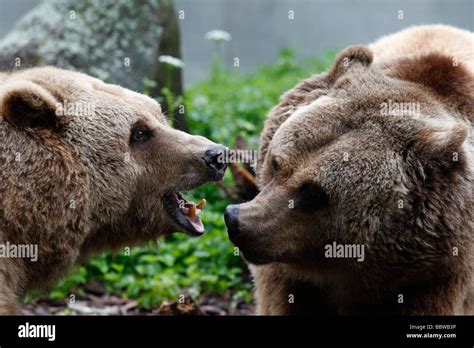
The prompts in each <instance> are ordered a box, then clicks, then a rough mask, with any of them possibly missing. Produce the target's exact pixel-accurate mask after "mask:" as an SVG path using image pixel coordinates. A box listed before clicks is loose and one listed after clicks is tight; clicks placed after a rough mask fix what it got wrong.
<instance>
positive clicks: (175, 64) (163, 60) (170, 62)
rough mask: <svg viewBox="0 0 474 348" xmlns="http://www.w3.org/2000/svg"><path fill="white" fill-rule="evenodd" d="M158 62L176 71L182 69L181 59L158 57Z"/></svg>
mask: <svg viewBox="0 0 474 348" xmlns="http://www.w3.org/2000/svg"><path fill="white" fill-rule="evenodd" d="M158 61H159V62H160V63H165V64H168V65H171V66H173V67H175V68H178V69H182V68H183V67H184V62H183V61H182V60H181V59H179V58H175V57H172V56H159V57H158Z"/></svg>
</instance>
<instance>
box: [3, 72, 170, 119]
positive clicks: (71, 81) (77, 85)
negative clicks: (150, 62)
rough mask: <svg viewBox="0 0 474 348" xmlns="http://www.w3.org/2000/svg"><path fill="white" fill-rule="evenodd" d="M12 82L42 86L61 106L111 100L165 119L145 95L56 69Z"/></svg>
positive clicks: (23, 75) (20, 74)
mask: <svg viewBox="0 0 474 348" xmlns="http://www.w3.org/2000/svg"><path fill="white" fill-rule="evenodd" d="M10 78H20V79H26V80H30V81H32V82H34V83H37V84H40V85H41V86H42V87H43V88H46V89H47V90H49V91H50V92H51V93H53V95H55V96H57V97H60V99H62V100H60V102H62V101H64V100H67V101H74V100H75V99H76V98H77V99H81V100H84V99H87V98H91V99H94V98H95V96H96V95H97V102H99V101H100V102H103V103H107V99H108V97H110V99H111V100H112V101H113V100H115V101H117V100H119V101H121V102H124V103H126V104H129V105H130V106H131V107H138V108H140V109H141V110H143V109H146V110H148V111H149V112H150V113H152V114H154V115H155V116H158V115H162V110H161V107H160V104H159V103H158V102H156V101H155V100H154V99H152V98H150V97H148V96H145V95H143V94H140V93H137V92H134V91H131V90H129V89H126V88H123V87H121V86H118V85H113V84H107V83H105V82H103V81H101V80H99V79H97V78H94V77H92V76H89V75H86V74H82V73H79V72H74V71H69V70H63V69H59V68H55V67H40V68H33V69H28V70H25V71H19V72H17V73H15V74H14V75H12V76H11V77H10Z"/></svg>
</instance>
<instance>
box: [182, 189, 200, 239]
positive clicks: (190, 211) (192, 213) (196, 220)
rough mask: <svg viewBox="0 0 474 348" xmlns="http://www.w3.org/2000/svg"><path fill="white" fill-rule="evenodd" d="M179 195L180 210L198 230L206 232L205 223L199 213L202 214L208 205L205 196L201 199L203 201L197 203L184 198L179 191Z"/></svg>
mask: <svg viewBox="0 0 474 348" xmlns="http://www.w3.org/2000/svg"><path fill="white" fill-rule="evenodd" d="M177 196H178V202H179V211H180V212H181V214H182V215H184V216H185V217H186V219H188V221H189V222H190V223H191V225H192V226H193V227H194V229H195V230H196V231H197V232H200V233H202V232H204V224H203V223H202V221H201V218H200V217H199V214H201V212H202V210H203V209H204V207H205V206H206V200H205V199H204V198H203V199H201V202H199V204H197V205H196V203H194V202H192V201H187V200H186V199H184V198H183V196H181V194H179V193H177Z"/></svg>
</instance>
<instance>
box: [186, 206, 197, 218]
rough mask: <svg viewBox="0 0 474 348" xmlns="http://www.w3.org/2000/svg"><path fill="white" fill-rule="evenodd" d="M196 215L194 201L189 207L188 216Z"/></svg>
mask: <svg viewBox="0 0 474 348" xmlns="http://www.w3.org/2000/svg"><path fill="white" fill-rule="evenodd" d="M194 215H196V205H194V203H193V204H192V205H191V206H190V207H189V211H188V216H189V217H193V216H194Z"/></svg>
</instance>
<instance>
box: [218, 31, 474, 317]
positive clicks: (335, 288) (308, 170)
mask: <svg viewBox="0 0 474 348" xmlns="http://www.w3.org/2000/svg"><path fill="white" fill-rule="evenodd" d="M473 47H474V35H473V34H472V33H469V32H466V31H463V30H459V29H456V28H452V27H447V26H440V25H436V26H421V27H414V28H409V29H407V30H405V31H402V32H400V33H397V34H394V35H392V36H388V37H385V38H382V39H381V40H379V41H377V42H375V43H373V44H371V45H369V46H368V47H367V46H363V45H358V46H352V47H349V48H347V49H345V50H343V51H342V52H341V53H340V55H339V57H338V58H337V60H336V62H335V64H334V66H333V67H332V68H331V69H330V70H329V71H328V72H326V73H323V74H320V75H316V76H313V77H311V78H309V79H306V80H304V81H302V82H300V83H298V84H297V85H296V86H295V87H294V88H293V89H292V90H290V91H288V92H287V93H285V94H284V95H283V96H282V97H281V99H280V102H279V104H278V105H277V106H275V107H274V108H273V109H272V110H271V111H270V113H269V115H268V118H267V121H266V123H265V127H264V130H263V133H262V136H261V144H260V149H259V158H258V163H257V179H258V182H259V187H260V193H259V194H258V195H257V196H256V197H255V198H254V199H253V200H252V201H250V202H247V203H243V204H240V205H231V206H228V207H227V208H226V212H225V219H226V223H227V226H228V233H229V237H230V239H231V240H232V241H233V242H234V243H235V244H236V245H237V246H238V247H239V249H240V250H241V251H242V253H243V256H244V257H245V259H246V260H247V261H248V262H249V263H251V264H252V265H251V270H252V273H253V276H254V280H255V286H256V300H257V312H258V314H264V315H290V314H309V315H321V316H325V315H341V314H351V315H365V314H369V315H370V314H383V315H456V314H468V313H470V314H472V313H473V311H474V303H473V300H474V298H473V295H474V294H473V291H474V288H473V279H474V277H473V276H474V274H473V267H474V261H473V258H474V219H473V218H474V147H473V142H474V139H473V135H472V134H473V133H472V124H473V121H474V51H473Z"/></svg>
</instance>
